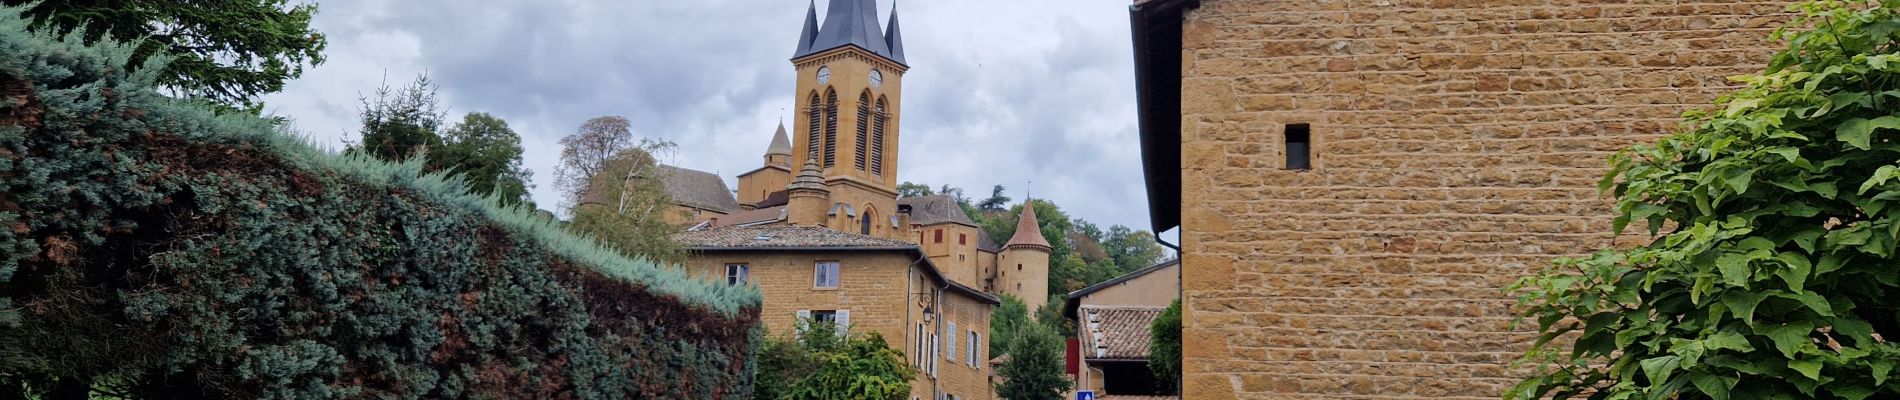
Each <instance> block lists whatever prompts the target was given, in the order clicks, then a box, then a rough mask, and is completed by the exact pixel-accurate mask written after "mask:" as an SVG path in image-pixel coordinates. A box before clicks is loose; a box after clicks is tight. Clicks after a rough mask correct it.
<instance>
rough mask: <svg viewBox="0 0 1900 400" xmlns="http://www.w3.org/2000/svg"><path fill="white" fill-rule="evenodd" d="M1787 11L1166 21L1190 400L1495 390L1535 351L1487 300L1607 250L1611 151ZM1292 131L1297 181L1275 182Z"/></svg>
mask: <svg viewBox="0 0 1900 400" xmlns="http://www.w3.org/2000/svg"><path fill="white" fill-rule="evenodd" d="M1787 5H1788V3H1785V2H1759V1H1715V0H1682V1H1577V0H1555V1H1542V2H1530V3H1527V2H1524V1H1517V0H1487V1H1458V0H1368V1H1353V2H1346V1H1240V0H1207V1H1204V2H1203V4H1202V6H1201V7H1200V8H1198V9H1196V10H1194V11H1191V12H1190V13H1189V14H1188V17H1187V21H1186V24H1185V27H1184V29H1183V36H1184V39H1183V47H1184V50H1183V52H1184V54H1183V56H1184V57H1183V59H1184V62H1183V68H1184V70H1183V75H1184V76H1183V79H1182V85H1183V89H1182V92H1183V93H1182V103H1183V104H1182V113H1183V115H1182V132H1181V134H1182V141H1183V143H1182V145H1183V154H1182V156H1183V157H1182V158H1183V161H1182V168H1183V171H1182V178H1183V190H1182V192H1183V193H1182V195H1183V202H1184V204H1183V209H1182V210H1181V212H1182V218H1183V223H1182V227H1183V235H1182V245H1183V249H1184V250H1183V253H1184V254H1185V255H1186V256H1185V264H1184V267H1183V268H1184V277H1183V282H1182V286H1183V290H1184V298H1185V300H1184V303H1185V304H1186V313H1185V326H1186V328H1185V334H1184V350H1185V353H1186V354H1185V357H1186V361H1185V365H1184V370H1185V387H1184V389H1185V397H1186V398H1192V399H1216V400H1218V399H1235V398H1245V399H1321V398H1325V399H1401V398H1403V399H1417V398H1440V399H1452V398H1456V399H1491V398H1496V397H1497V396H1498V394H1499V391H1500V390H1501V389H1503V388H1505V387H1507V386H1509V385H1511V384H1513V383H1515V382H1516V380H1517V378H1516V377H1517V376H1519V374H1516V373H1513V371H1510V370H1508V369H1507V364H1508V363H1509V362H1511V361H1512V360H1513V359H1514V358H1515V357H1517V356H1518V354H1519V353H1520V352H1521V351H1522V350H1524V349H1525V344H1526V343H1527V341H1529V340H1530V339H1532V336H1531V335H1529V334H1527V333H1526V332H1524V331H1514V330H1511V329H1509V327H1508V326H1507V324H1508V323H1509V322H1510V321H1511V319H1512V313H1511V310H1510V305H1511V304H1512V301H1511V298H1510V297H1509V296H1508V295H1507V294H1505V293H1503V292H1502V288H1503V287H1504V286H1506V285H1508V284H1510V283H1511V282H1512V281H1514V280H1516V279H1518V278H1519V277H1521V276H1523V275H1525V274H1526V273H1528V272H1530V271H1532V270H1533V269H1534V268H1537V267H1538V266H1540V265H1544V264H1546V263H1548V262H1549V261H1550V260H1551V259H1553V258H1556V257H1559V256H1565V255H1577V254H1582V253H1586V252H1589V251H1592V250H1593V249H1597V248H1601V247H1604V246H1607V245H1610V244H1611V243H1612V239H1613V238H1612V237H1611V236H1610V235H1609V234H1608V232H1609V231H1610V220H1611V216H1610V214H1609V209H1608V202H1607V200H1605V199H1603V198H1601V197H1600V196H1599V195H1598V193H1597V192H1596V189H1595V185H1596V182H1597V180H1598V179H1599V178H1601V177H1602V176H1603V174H1604V172H1605V167H1606V162H1605V159H1606V158H1607V156H1609V155H1610V154H1611V153H1612V152H1614V151H1616V150H1618V149H1621V148H1623V147H1625V146H1628V145H1630V144H1633V143H1638V142H1642V141H1649V140H1653V139H1655V138H1656V137H1658V136H1659V135H1662V134H1665V133H1667V132H1669V131H1670V130H1672V129H1674V127H1676V126H1677V123H1678V120H1679V116H1680V114H1681V113H1682V112H1683V111H1685V110H1689V109H1692V108H1700V107H1705V106H1707V105H1708V104H1709V102H1710V101H1711V100H1712V99H1714V98H1715V97H1716V96H1718V95H1719V94H1721V93H1723V92H1725V91H1727V90H1729V89H1731V88H1732V87H1733V86H1732V85H1733V84H1732V83H1730V82H1728V81H1727V80H1726V77H1728V76H1731V75H1737V74H1743V73H1750V72H1755V71H1759V70H1760V69H1761V68H1762V67H1763V66H1764V65H1765V62H1766V60H1767V58H1768V56H1769V55H1771V53H1772V49H1771V47H1769V45H1770V44H1771V43H1769V42H1768V41H1767V39H1766V37H1767V35H1768V33H1769V31H1770V30H1771V29H1773V28H1775V27H1777V26H1779V24H1780V23H1781V22H1782V21H1783V20H1785V19H1786V16H1785V15H1782V14H1780V13H1782V12H1783V10H1784V9H1785V7H1786V6H1787ZM1293 123H1305V124H1310V126H1311V133H1312V140H1313V146H1314V151H1313V153H1312V154H1313V169H1312V170H1310V171H1290V170H1286V169H1284V168H1283V167H1284V165H1285V164H1284V163H1285V154H1284V151H1285V150H1284V146H1283V143H1284V137H1283V136H1282V135H1283V131H1284V127H1285V126H1286V124H1293ZM1004 264H1009V263H1008V262H1005V263H1004ZM1025 300H1027V299H1025Z"/></svg>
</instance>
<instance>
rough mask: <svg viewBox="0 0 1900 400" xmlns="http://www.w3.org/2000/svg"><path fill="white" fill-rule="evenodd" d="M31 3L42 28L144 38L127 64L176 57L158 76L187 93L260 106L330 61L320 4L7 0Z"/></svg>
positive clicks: (28, 10) (88, 37)
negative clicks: (319, 27) (307, 70)
mask: <svg viewBox="0 0 1900 400" xmlns="http://www.w3.org/2000/svg"><path fill="white" fill-rule="evenodd" d="M0 4H4V5H6V6H21V5H28V6H27V7H25V8H24V9H23V12H22V13H21V16H23V17H26V18H27V19H28V20H29V21H31V23H30V24H28V28H29V29H31V30H34V31H42V32H50V33H54V34H58V35H64V34H66V33H70V32H77V33H78V34H79V37H80V38H82V39H83V40H84V41H85V42H87V43H89V44H90V43H94V42H98V41H100V40H104V39H107V38H111V39H116V40H119V41H128V42H129V41H132V40H137V41H138V42H137V44H138V45H137V46H138V47H137V48H136V49H135V50H134V51H133V53H132V58H131V60H129V62H128V63H127V65H128V66H129V67H131V68H140V67H142V66H144V60H145V59H146V58H148V57H152V56H155V55H161V54H162V55H168V56H171V57H173V58H172V60H171V62H170V63H167V64H165V67H164V70H163V71H161V72H160V73H159V81H158V83H159V84H161V85H164V86H165V87H166V88H167V89H170V90H171V91H173V92H175V93H179V94H183V95H185V96H187V97H195V98H203V99H208V100H211V101H213V102H217V103H221V104H225V105H228V106H230V107H234V108H245V109H250V110H252V111H256V110H260V109H261V107H259V103H258V97H260V96H262V95H265V94H269V93H276V92H278V91H282V90H283V89H284V82H287V81H290V80H292V79H296V78H297V77H298V76H301V75H303V69H304V67H305V66H306V64H308V65H309V66H315V65H318V64H322V63H323V47H324V46H325V45H326V44H327V43H328V41H327V40H325V39H324V37H323V34H321V33H318V32H317V31H315V30H313V29H310V18H311V16H313V15H315V14H316V13H317V6H316V5H315V4H309V3H306V4H298V5H294V6H293V5H290V4H289V2H287V1H285V0H199V1H189V2H180V1H165V0H119V1H59V0H46V1H41V0H0Z"/></svg>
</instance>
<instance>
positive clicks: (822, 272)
mask: <svg viewBox="0 0 1900 400" xmlns="http://www.w3.org/2000/svg"><path fill="white" fill-rule="evenodd" d="M838 272H839V271H838V262H837V261H819V262H818V264H817V265H815V266H813V267H812V286H814V287H819V288H827V289H837V288H838Z"/></svg>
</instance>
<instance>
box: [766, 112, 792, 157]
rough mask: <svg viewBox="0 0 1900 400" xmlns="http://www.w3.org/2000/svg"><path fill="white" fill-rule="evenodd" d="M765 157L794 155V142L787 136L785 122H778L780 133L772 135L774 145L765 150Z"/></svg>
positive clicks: (781, 120)
mask: <svg viewBox="0 0 1900 400" xmlns="http://www.w3.org/2000/svg"><path fill="white" fill-rule="evenodd" d="M765 155H768V156H769V155H783V156H790V155H792V140H791V139H790V138H789V137H787V136H786V135H785V120H783V119H780V120H779V121H778V132H775V133H772V145H771V146H768V147H766V148H765Z"/></svg>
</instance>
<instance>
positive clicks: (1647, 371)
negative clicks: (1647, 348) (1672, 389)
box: [1642, 356, 1682, 385]
mask: <svg viewBox="0 0 1900 400" xmlns="http://www.w3.org/2000/svg"><path fill="white" fill-rule="evenodd" d="M1642 364H1643V376H1644V377H1648V378H1649V382H1650V384H1652V385H1660V384H1661V383H1662V382H1663V381H1667V380H1669V375H1671V374H1675V373H1676V368H1678V367H1680V366H1681V365H1682V357H1678V356H1662V357H1656V358H1651V359H1647V360H1643V362H1642Z"/></svg>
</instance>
